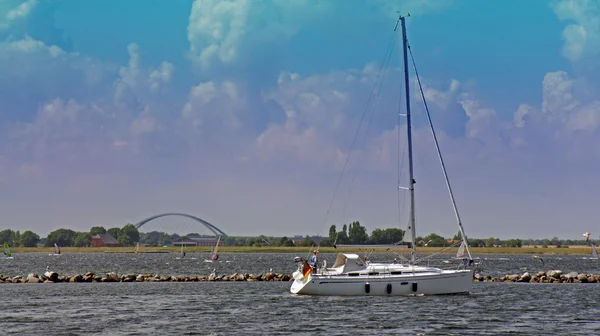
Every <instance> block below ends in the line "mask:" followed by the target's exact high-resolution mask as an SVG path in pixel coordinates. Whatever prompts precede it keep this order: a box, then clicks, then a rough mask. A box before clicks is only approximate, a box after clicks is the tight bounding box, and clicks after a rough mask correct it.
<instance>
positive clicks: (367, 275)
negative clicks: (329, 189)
mask: <svg viewBox="0 0 600 336" xmlns="http://www.w3.org/2000/svg"><path fill="white" fill-rule="evenodd" d="M399 23H400V24H401V29H402V45H403V55H404V86H405V96H406V98H405V99H406V123H407V146H408V170H409V171H408V172H409V184H408V188H405V189H408V191H409V192H410V214H409V223H408V232H407V233H409V237H410V242H411V249H412V250H411V258H410V260H409V261H407V262H406V263H405V264H401V263H396V262H393V263H374V262H370V261H368V260H366V259H363V258H361V257H360V256H359V255H358V254H351V253H340V254H338V255H337V258H336V261H335V263H334V265H333V266H332V267H327V266H326V265H325V264H323V265H322V266H317V267H315V268H313V267H311V266H309V264H308V263H307V261H306V260H305V259H304V258H301V257H296V258H295V259H294V261H295V262H297V263H298V270H297V271H295V272H294V273H293V283H292V285H291V288H290V292H291V293H293V294H303V295H352V296H369V295H371V296H376V295H383V296H395V295H435V294H458V293H469V292H470V290H471V288H472V285H473V272H474V271H473V269H471V267H470V266H472V265H473V264H474V262H473V258H472V257H471V252H470V249H469V245H468V243H467V236H466V235H465V232H464V229H463V226H462V223H461V220H460V216H459V213H458V209H457V207H456V202H455V200H454V195H453V193H452V188H451V187H450V181H449V178H448V175H447V173H446V169H445V166H444V161H443V159H442V155H441V152H440V149H439V145H438V142H437V138H436V135H435V130H434V129H433V124H432V122H431V117H430V116H429V110H428V108H427V104H426V102H425V96H424V94H423V90H422V87H421V83H420V79H419V76H418V73H417V71H416V66H415V75H416V77H417V80H418V83H419V88H420V90H421V96H422V98H423V102H424V103H425V110H426V112H427V117H428V120H429V125H430V127H431V131H432V135H433V139H434V142H435V145H436V148H437V153H438V157H439V159H440V164H441V167H442V172H443V174H444V178H445V180H446V186H447V188H448V192H449V195H450V199H451V202H452V206H453V207H454V212H455V215H456V220H457V223H458V227H459V230H460V233H461V237H462V239H463V242H462V244H461V247H460V248H459V251H458V253H457V257H459V256H460V257H463V255H464V252H466V257H464V258H463V259H462V260H463V262H462V263H461V265H459V266H458V267H457V268H454V269H448V270H446V269H441V268H436V267H427V266H420V265H418V260H416V229H415V224H416V223H415V195H414V184H415V180H414V175H413V158H412V150H413V149H412V138H411V114H410V95H409V93H410V91H409V74H408V51H409V50H408V49H409V48H410V47H409V46H408V39H407V37H406V24H405V17H404V16H400V17H399V18H398V21H397V22H396V26H395V28H394V31H396V30H397V28H398V24H399ZM411 57H412V52H411ZM413 65H414V60H413ZM399 187H400V186H399Z"/></svg>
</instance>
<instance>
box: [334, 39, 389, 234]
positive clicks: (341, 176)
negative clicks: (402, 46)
mask: <svg viewBox="0 0 600 336" xmlns="http://www.w3.org/2000/svg"><path fill="white" fill-rule="evenodd" d="M395 35H396V34H392V38H390V42H389V43H388V47H387V50H386V53H385V56H384V60H383V61H382V62H381V65H380V67H379V71H378V73H377V76H376V77H375V83H374V84H373V89H372V90H371V93H370V94H369V99H368V100H367V105H366V106H365V110H364V112H363V114H362V117H361V119H360V122H359V124H358V127H357V129H356V132H355V134H354V139H353V140H352V145H351V146H350V150H349V152H348V155H347V156H346V160H345V162H344V166H343V167H342V172H341V174H340V177H339V178H338V181H337V185H336V187H335V190H334V192H333V196H332V197H331V201H330V202H329V207H328V209H327V213H326V214H325V219H324V223H327V218H328V217H329V213H330V212H331V208H332V207H333V203H334V200H335V196H336V195H337V193H338V190H339V188H340V184H341V182H342V178H343V177H344V173H345V172H346V167H347V166H348V161H350V155H351V154H352V151H353V150H354V146H355V144H356V139H357V138H358V134H359V132H360V129H361V126H362V124H363V121H364V119H365V116H366V115H367V111H368V109H369V105H370V103H371V99H372V97H373V92H374V90H375V87H376V85H377V80H378V79H379V76H380V74H381V70H382V69H383V65H384V62H385V59H386V58H387V54H388V53H389V50H390V48H391V46H392V43H393V41H394V39H395V38H396V37H395Z"/></svg>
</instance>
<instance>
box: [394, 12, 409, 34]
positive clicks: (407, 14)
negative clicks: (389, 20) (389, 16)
mask: <svg viewBox="0 0 600 336" xmlns="http://www.w3.org/2000/svg"><path fill="white" fill-rule="evenodd" d="M396 13H398V20H396V25H395V26H394V31H396V29H398V24H399V23H400V20H402V19H403V18H405V17H410V13H406V16H402V14H400V11H396Z"/></svg>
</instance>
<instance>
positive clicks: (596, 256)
mask: <svg viewBox="0 0 600 336" xmlns="http://www.w3.org/2000/svg"><path fill="white" fill-rule="evenodd" d="M592 259H600V257H599V256H598V251H596V244H594V243H592Z"/></svg>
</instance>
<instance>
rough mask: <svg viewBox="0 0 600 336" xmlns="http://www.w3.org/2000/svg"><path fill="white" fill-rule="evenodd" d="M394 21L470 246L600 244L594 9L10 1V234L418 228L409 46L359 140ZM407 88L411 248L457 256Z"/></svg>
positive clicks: (3, 11)
mask: <svg viewBox="0 0 600 336" xmlns="http://www.w3.org/2000/svg"><path fill="white" fill-rule="evenodd" d="M398 11H399V12H401V13H410V15H411V16H410V17H408V18H407V34H408V39H409V41H410V45H411V50H412V51H413V53H414V57H415V61H416V64H417V66H418V70H419V75H420V77H421V81H422V83H423V86H424V93H425V96H426V98H427V102H428V105H429V107H430V112H431V115H432V119H433V122H434V125H435V128H436V132H437V135H438V138H439V142H440V146H441V150H442V154H443V155H444V159H445V160H446V165H447V170H448V174H449V176H450V179H451V182H452V187H453V191H454V193H455V196H456V201H457V204H458V208H459V211H460V214H461V217H462V221H463V224H464V227H465V231H466V233H467V235H468V236H470V237H482V238H485V237H490V236H493V237H500V238H502V239H508V238H515V237H518V238H551V237H554V236H558V237H561V238H576V239H581V238H582V233H583V232H586V231H589V232H592V236H597V234H599V232H596V234H594V232H595V231H600V229H599V230H596V229H595V228H596V227H598V205H597V202H598V199H600V179H598V168H599V167H600V141H599V140H600V133H599V131H598V125H599V124H600V98H599V97H600V95H599V94H598V93H599V92H600V79H598V78H600V57H599V56H600V3H599V2H597V1H594V0H577V1H575V0H552V1H548V2H547V1H528V2H525V3H524V2H522V1H517V0H502V1H500V0H493V1H485V2H484V1H474V0H445V1H433V0H404V1H387V0H372V1H358V0H348V1H334V0H331V1H327V0H325V1H319V2H316V1H308V0H264V1H249V0H222V1H217V0H195V1H192V0H180V1H166V0H129V1H118V0H102V1H99V0H88V1H78V0H54V1H38V0H27V1H23V0H0V229H5V228H10V229H18V230H21V232H22V231H24V230H33V231H34V232H37V233H39V234H40V235H42V236H44V235H46V234H47V233H49V232H51V231H53V230H56V229H58V228H63V227H64V228H71V229H73V230H81V231H87V230H89V228H90V227H92V226H97V225H102V226H104V227H107V228H108V227H113V226H119V227H120V226H122V225H124V224H125V223H136V222H138V221H140V220H142V219H144V218H146V217H149V216H152V215H154V214H158V213H164V212H183V213H189V214H192V215H195V216H198V217H200V218H202V219H204V220H207V221H208V222H210V223H212V224H214V225H215V226H217V227H219V228H220V229H221V230H223V231H225V232H226V233H227V234H229V235H254V236H257V235H260V234H265V235H273V236H278V235H287V236H291V235H298V234H299V235H306V234H311V235H313V234H315V235H327V232H328V228H329V226H330V225H331V224H337V225H338V228H339V226H340V225H341V224H343V223H348V222H350V221H353V220H359V221H361V223H362V224H363V225H364V226H366V227H367V229H368V231H369V232H370V231H372V230H373V229H376V228H382V229H384V228H389V227H400V228H405V227H406V218H407V209H408V208H407V205H406V201H407V199H406V192H404V191H402V192H401V193H400V194H401V195H400V196H398V188H397V186H398V184H399V183H398V168H397V161H398V159H397V156H398V153H404V152H403V150H404V149H405V148H406V146H405V143H406V140H405V139H406V123H405V119H402V118H401V120H400V123H398V117H397V115H398V113H405V112H404V111H403V110H399V102H400V100H399V99H401V97H402V91H401V85H400V83H401V81H402V72H401V45H400V43H399V42H400V41H401V40H400V38H399V37H398V36H397V35H396V36H397V40H394V41H395V42H396V43H394V48H393V53H392V56H391V58H390V63H389V66H388V67H386V68H385V69H386V71H385V79H384V81H383V84H382V85H381V90H380V94H378V95H377V96H376V97H377V99H376V100H374V101H376V108H373V109H372V111H373V114H372V115H373V117H372V118H371V117H369V118H367V119H365V120H371V123H370V124H369V125H370V126H369V127H368V132H367V131H366V129H367V127H365V126H366V124H362V127H361V128H359V125H361V124H360V120H361V117H362V116H363V113H364V112H365V111H371V110H369V106H374V105H368V101H369V96H370V93H371V91H372V90H373V88H374V87H375V88H377V87H379V86H377V85H375V84H376V83H377V81H376V80H377V74H378V70H379V69H380V64H381V62H382V60H383V59H384V56H385V55H386V50H387V46H388V43H389V42H390V40H391V39H392V38H393V36H394V32H393V27H394V25H395V23H396V19H397V15H398ZM410 75H411V85H412V86H411V89H412V90H411V99H412V104H413V111H412V112H413V140H414V151H415V154H414V155H415V157H414V163H415V179H416V181H417V184H416V185H415V193H416V203H415V204H416V209H417V224H416V228H417V234H418V235H427V234H429V233H432V232H435V233H438V234H441V235H443V236H446V237H448V236H452V235H454V234H455V233H456V232H457V230H458V226H457V225H456V221H455V219H454V213H453V210H452V207H451V203H450V200H449V197H448V193H447V190H446V186H445V184H444V180H443V176H442V173H441V169H440V165H439V162H438V161H437V157H436V156H435V147H434V145H433V142H432V137H431V133H430V130H429V128H428V126H427V124H426V117H425V114H424V109H423V104H422V102H421V101H420V100H419V92H418V91H417V89H416V86H415V77H414V72H412V70H411V73H410ZM402 99H403V98H402ZM402 101H404V100H402ZM372 102H373V101H372ZM368 115H369V116H370V115H371V114H368ZM357 129H358V130H359V132H358V134H359V136H358V137H357V138H356V142H355V145H354V147H353V146H352V144H353V139H354V135H355V134H357ZM399 143H400V146H398V144H399ZM398 148H400V149H401V150H400V151H399V150H398ZM351 149H352V150H351ZM349 153H351V155H350V156H349V158H350V159H348V165H347V167H346V169H345V170H343V167H344V163H345V162H346V160H347V158H348V155H349ZM401 161H402V162H405V157H404V156H402V160H401ZM403 167H404V169H403V171H402V173H401V174H400V184H401V185H402V186H406V183H407V181H408V178H407V176H406V169H405V165H403ZM342 171H344V174H343V175H342ZM340 176H342V180H341V183H340V184H339V185H340V186H339V189H337V190H338V192H337V194H336V196H335V197H333V194H334V192H335V191H336V185H337V183H338V180H339V178H340ZM332 199H333V201H332ZM330 204H332V206H331V208H330ZM399 204H400V205H399Z"/></svg>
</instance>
